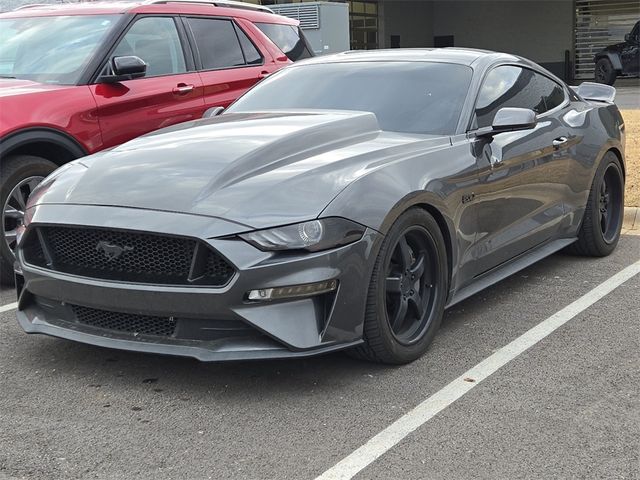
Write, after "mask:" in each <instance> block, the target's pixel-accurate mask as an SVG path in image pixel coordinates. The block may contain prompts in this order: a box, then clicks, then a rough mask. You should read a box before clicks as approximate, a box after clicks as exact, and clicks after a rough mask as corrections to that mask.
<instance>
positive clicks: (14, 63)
mask: <svg viewBox="0 0 640 480" xmlns="http://www.w3.org/2000/svg"><path fill="white" fill-rule="evenodd" d="M118 18H119V15H74V16H47V17H23V18H4V19H0V77H13V78H19V79H24V80H33V81H35V82H42V83H60V84H74V83H77V81H78V80H79V78H80V75H81V73H82V70H83V68H84V67H85V66H86V65H87V63H88V62H89V60H90V58H91V56H92V54H93V52H94V51H95V50H96V49H97V48H98V46H99V44H100V42H101V41H102V39H103V38H104V36H105V35H106V33H107V32H108V31H109V30H110V29H111V28H112V26H113V25H114V24H115V22H116V21H117V19H118Z"/></svg>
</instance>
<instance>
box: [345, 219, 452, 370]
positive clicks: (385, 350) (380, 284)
mask: <svg viewBox="0 0 640 480" xmlns="http://www.w3.org/2000/svg"><path fill="white" fill-rule="evenodd" d="M448 279H449V270H448V264H447V251H446V247H445V243H444V238H443V236H442V232H441V231H440V228H439V226H438V223H437V222H436V221H435V219H434V218H433V217H432V216H431V215H430V214H429V213H427V212H426V211H424V210H422V209H419V208H413V209H411V210H408V211H406V212H405V213H404V214H402V215H401V216H400V217H399V218H398V220H397V221H396V222H395V223H394V224H393V226H392V227H391V229H390V230H389V233H388V234H387V236H386V238H385V239H384V241H383V244H382V246H381V249H380V252H379V254H378V258H377V259H376V263H375V266H374V270H373V274H372V277H371V283H370V286H369V292H368V297H367V307H366V312H365V319H364V335H363V336H364V341H365V343H364V345H362V346H360V347H357V348H355V349H354V350H353V351H352V352H351V353H352V354H353V355H354V356H356V357H358V358H363V359H366V360H370V361H375V362H380V363H388V364H405V363H409V362H412V361H414V360H416V359H418V358H419V357H421V356H422V355H423V354H424V353H425V352H426V350H427V348H428V347H429V345H430V344H431V341H432V340H433V337H434V336H435V334H436V332H437V330H438V328H439V326H440V322H441V321H442V316H443V313H444V306H445V303H446V299H447V294H448V287H449V285H448V283H449V282H448Z"/></svg>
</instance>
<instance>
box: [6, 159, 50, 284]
mask: <svg viewBox="0 0 640 480" xmlns="http://www.w3.org/2000/svg"><path fill="white" fill-rule="evenodd" d="M56 168H57V166H56V164H55V163H52V162H50V161H48V160H45V159H44V158H41V157H35V156H32V155H15V156H12V157H8V158H4V159H2V165H1V166H0V208H2V210H0V217H1V218H0V220H1V222H0V223H1V224H2V231H1V232H0V234H1V235H0V283H2V284H6V285H11V284H13V262H14V260H15V255H14V253H13V251H14V250H15V247H16V228H17V227H18V226H19V225H20V224H21V223H22V219H23V217H24V207H25V205H26V201H27V199H28V198H29V195H30V194H31V192H32V191H33V189H34V188H35V187H36V186H37V185H38V183H40V182H41V181H42V180H43V179H44V178H45V177H46V176H47V175H49V174H50V173H51V172H53V171H54V170H55V169H56Z"/></svg>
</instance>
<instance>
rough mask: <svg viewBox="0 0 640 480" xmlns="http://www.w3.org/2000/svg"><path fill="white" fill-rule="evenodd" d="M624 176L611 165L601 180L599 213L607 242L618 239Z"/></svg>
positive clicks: (601, 229)
mask: <svg viewBox="0 0 640 480" xmlns="http://www.w3.org/2000/svg"><path fill="white" fill-rule="evenodd" d="M622 189H623V185H622V178H621V176H620V172H619V170H618V168H617V166H616V165H613V164H612V165H609V166H608V167H607V169H606V170H605V172H604V175H603V176H602V179H601V180H600V188H599V196H598V213H599V217H600V231H601V232H602V238H603V239H604V241H605V242H607V243H609V244H610V243H612V242H614V241H615V240H616V237H617V236H618V233H619V231H620V221H621V219H622V208H623V206H622Z"/></svg>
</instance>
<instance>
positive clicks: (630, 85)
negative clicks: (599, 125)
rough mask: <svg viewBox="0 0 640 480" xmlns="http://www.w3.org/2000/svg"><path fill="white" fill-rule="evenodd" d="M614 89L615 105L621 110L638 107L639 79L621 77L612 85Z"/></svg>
mask: <svg viewBox="0 0 640 480" xmlns="http://www.w3.org/2000/svg"><path fill="white" fill-rule="evenodd" d="M613 86H614V87H615V89H616V99H615V102H616V105H618V108H620V109H621V110H628V109H637V108H640V79H637V78H622V79H619V80H617V81H616V83H615V84H614V85H613Z"/></svg>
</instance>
